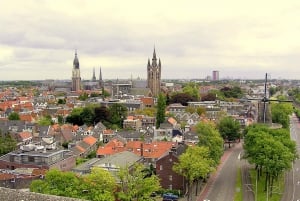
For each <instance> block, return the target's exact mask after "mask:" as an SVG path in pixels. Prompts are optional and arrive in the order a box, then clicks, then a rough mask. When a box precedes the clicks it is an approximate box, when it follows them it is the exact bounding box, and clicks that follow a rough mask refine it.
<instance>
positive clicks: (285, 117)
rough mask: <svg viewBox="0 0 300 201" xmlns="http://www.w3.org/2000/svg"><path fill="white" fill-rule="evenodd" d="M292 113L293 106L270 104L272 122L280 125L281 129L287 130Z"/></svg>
mask: <svg viewBox="0 0 300 201" xmlns="http://www.w3.org/2000/svg"><path fill="white" fill-rule="evenodd" d="M292 112H293V106H292V104H290V103H272V104H271V113H272V122H274V123H280V124H281V125H282V127H283V128H288V127H289V124H290V118H289V115H291V114H292Z"/></svg>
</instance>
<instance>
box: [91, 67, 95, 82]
mask: <svg viewBox="0 0 300 201" xmlns="http://www.w3.org/2000/svg"><path fill="white" fill-rule="evenodd" d="M92 81H93V82H96V75H95V68H94V69H93V77H92Z"/></svg>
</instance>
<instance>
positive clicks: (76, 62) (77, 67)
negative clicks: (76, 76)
mask: <svg viewBox="0 0 300 201" xmlns="http://www.w3.org/2000/svg"><path fill="white" fill-rule="evenodd" d="M73 68H76V69H79V61H78V57H77V50H75V58H74V60H73Z"/></svg>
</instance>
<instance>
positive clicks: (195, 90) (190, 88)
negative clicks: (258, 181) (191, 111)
mask: <svg viewBox="0 0 300 201" xmlns="http://www.w3.org/2000/svg"><path fill="white" fill-rule="evenodd" d="M182 91H183V93H186V94H189V95H190V96H192V97H193V98H194V99H195V100H196V101H199V100H200V94H199V86H198V84H196V83H194V82H190V83H188V84H187V85H186V86H185V87H183V89H182Z"/></svg>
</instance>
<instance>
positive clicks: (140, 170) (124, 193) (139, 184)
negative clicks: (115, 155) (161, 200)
mask: <svg viewBox="0 0 300 201" xmlns="http://www.w3.org/2000/svg"><path fill="white" fill-rule="evenodd" d="M144 170H145V168H144V166H143V165H141V164H135V165H134V167H132V168H122V169H121V170H120V172H119V173H118V178H119V180H120V186H119V192H118V193H117V197H118V199H119V200H121V201H131V200H150V196H151V193H153V192H155V191H158V190H160V188H161V187H160V183H159V178H158V177H157V176H156V175H154V174H152V175H149V174H148V173H147V172H146V171H144Z"/></svg>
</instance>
